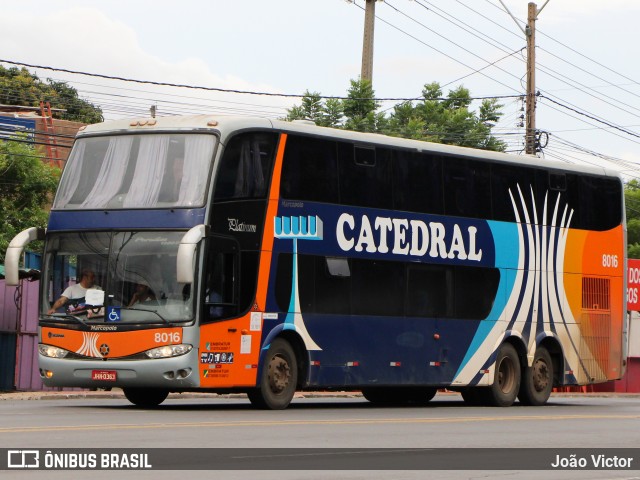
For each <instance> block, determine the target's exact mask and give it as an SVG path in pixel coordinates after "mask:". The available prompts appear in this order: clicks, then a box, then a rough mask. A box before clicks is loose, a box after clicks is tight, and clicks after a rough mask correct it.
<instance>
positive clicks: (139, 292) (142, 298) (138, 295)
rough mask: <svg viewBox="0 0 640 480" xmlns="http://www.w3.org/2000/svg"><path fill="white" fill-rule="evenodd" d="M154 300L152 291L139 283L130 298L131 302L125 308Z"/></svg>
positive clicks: (144, 284) (154, 296)
mask: <svg viewBox="0 0 640 480" xmlns="http://www.w3.org/2000/svg"><path fill="white" fill-rule="evenodd" d="M155 300H156V295H155V293H153V290H151V288H150V287H149V285H147V284H146V282H140V283H138V284H137V285H136V291H135V293H134V294H133V297H131V301H130V302H129V305H127V307H132V306H133V305H135V304H136V303H144V302H153V301H155Z"/></svg>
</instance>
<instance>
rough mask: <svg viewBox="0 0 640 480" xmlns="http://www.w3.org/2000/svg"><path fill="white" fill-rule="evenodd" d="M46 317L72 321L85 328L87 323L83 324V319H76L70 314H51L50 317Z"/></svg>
mask: <svg viewBox="0 0 640 480" xmlns="http://www.w3.org/2000/svg"><path fill="white" fill-rule="evenodd" d="M47 317H49V318H64V319H67V320H68V319H70V318H71V319H73V320H75V321H76V322H78V323H81V324H82V325H84V326H85V327H87V326H88V325H87V322H85V321H84V320H83V319H81V318H80V317H77V316H76V315H71V314H70V313H52V314H51V315H47Z"/></svg>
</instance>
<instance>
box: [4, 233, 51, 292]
mask: <svg viewBox="0 0 640 480" xmlns="http://www.w3.org/2000/svg"><path fill="white" fill-rule="evenodd" d="M45 231H46V230H45V229H44V228H37V227H31V228H27V229H26V230H23V231H22V232H20V233H19V234H17V235H16V236H15V237H13V240H11V243H9V247H8V248H7V253H6V255H5V259H4V267H5V279H6V284H7V285H8V286H10V287H15V286H17V285H18V283H19V280H20V279H19V270H20V257H22V251H23V250H24V247H26V246H27V245H28V244H30V243H31V242H33V241H35V240H44V234H45Z"/></svg>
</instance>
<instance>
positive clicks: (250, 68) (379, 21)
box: [0, 0, 640, 178]
mask: <svg viewBox="0 0 640 480" xmlns="http://www.w3.org/2000/svg"><path fill="white" fill-rule="evenodd" d="M545 1H546V0H539V1H538V2H537V7H538V8H541V7H544V8H542V10H541V11H540V13H539V16H538V20H537V22H536V31H537V35H536V40H537V41H536V44H537V49H536V59H537V69H536V87H537V89H538V90H539V91H540V92H541V94H542V97H541V98H539V99H538V103H537V113H536V124H537V127H538V128H539V129H540V130H542V131H544V132H546V134H547V135H545V136H544V137H543V138H544V140H545V142H546V139H547V137H548V142H546V147H545V148H544V149H543V153H542V156H544V157H545V158H549V159H553V160H560V161H563V162H570V163H588V164H593V165H600V166H603V167H607V168H614V169H617V170H620V171H621V172H622V173H623V174H624V175H625V176H627V177H629V178H636V177H640V59H639V57H638V54H637V53H636V52H635V48H636V44H637V38H636V37H637V35H636V33H635V32H636V30H637V23H638V21H639V20H640V1H638V0H607V1H604V0H549V1H548V2H547V3H546V4H545ZM527 3H528V2H527V1H526V0H502V2H501V1H500V0H387V1H384V2H378V3H377V4H376V16H377V18H376V24H375V46H374V61H373V88H374V90H375V94H376V97H378V98H394V99H408V98H416V97H419V96H420V94H421V91H422V88H423V86H424V85H425V84H428V83H431V82H438V83H440V85H442V86H443V87H444V88H443V90H444V94H445V95H446V94H447V93H448V91H449V89H452V88H456V87H458V86H460V85H463V86H464V87H465V88H468V89H469V90H470V92H471V95H472V97H480V98H482V97H492V96H498V97H503V98H502V99H501V100H500V102H501V103H502V104H503V105H504V107H503V110H502V111H503V114H504V115H503V118H502V119H501V120H500V122H499V123H498V124H497V125H496V127H495V128H494V133H495V134H496V135H498V136H499V137H500V138H501V139H503V140H504V141H506V142H507V144H508V151H509V152H511V153H514V154H519V153H522V150H523V148H524V147H523V135H524V129H523V128H522V127H521V126H519V124H520V122H521V119H520V116H521V115H523V114H524V111H523V108H524V105H523V103H522V101H521V100H520V99H519V98H518V96H519V95H522V94H524V93H525V86H526V77H525V72H526V70H525V61H524V59H525V55H526V52H525V50H523V48H524V47H525V46H526V41H525V36H524V33H523V32H522V31H521V30H520V27H519V26H518V25H517V24H516V21H514V19H513V18H512V17H511V16H510V15H509V14H508V13H507V12H506V11H505V8H504V6H506V8H507V9H508V10H509V11H510V12H511V14H513V16H514V17H516V19H518V20H520V21H524V20H526V16H527ZM503 4H504V5H503ZM0 7H1V8H2V15H0V65H2V66H4V67H11V66H19V65H16V63H17V64H29V65H38V66H42V67H52V68H54V69H57V70H48V69H43V68H29V70H30V71H32V72H34V73H36V74H37V75H38V76H39V77H40V78H42V79H45V78H53V79H56V80H64V81H67V82H68V83H69V84H70V85H71V86H73V87H74V88H76V89H77V90H78V92H79V93H80V96H81V97H82V98H85V99H87V100H89V101H91V102H92V103H94V104H96V105H99V106H101V108H102V109H103V111H104V113H105V117H106V118H107V119H115V118H124V117H134V116H135V117H140V116H143V115H148V112H149V107H150V106H151V105H154V104H155V105H157V112H158V113H157V114H158V115H171V114H191V113H221V114H239V115H257V116H261V117H269V118H281V117H284V116H285V115H286V110H287V108H290V107H291V106H292V105H294V104H296V103H299V102H300V98H299V97H297V98H296V97H280V96H266V95H250V94H245V93H222V92H219V91H211V90H202V89H188V88H175V87H165V86H157V85H151V84H145V83H133V82H123V81H116V80H110V79H107V78H100V77H95V76H88V75H79V74H70V73H65V72H61V71H59V70H71V71H76V72H86V73H91V74H100V75H104V76H106V77H121V78H127V79H135V80H144V81H150V82H159V83H170V84H180V85H190V86H198V87H207V88H210V89H211V88H215V89H222V90H239V91H243V92H247V91H248V92H264V93H272V94H288V95H291V94H293V95H301V94H303V93H304V92H305V91H307V90H308V91H311V92H318V93H320V94H322V95H327V96H344V95H346V93H347V90H348V88H349V85H350V80H351V79H357V78H359V76H360V69H361V60H362V35H363V27H364V0H352V1H345V0H322V1H319V0H315V1H314V0H272V1H270V2H265V1H258V0H234V1H221V0H208V1H205V0H182V1H180V2H175V1H167V0H153V1H152V0H136V1H132V0H109V1H104V0H81V1H75V0H58V1H46V2H45V1H40V0H20V1H7V0H0ZM11 62H15V63H11ZM396 103H397V101H384V102H381V104H382V107H381V109H382V110H385V111H387V112H390V111H391V110H392V108H393V105H394V104H396ZM478 105H479V101H476V102H474V103H473V105H472V106H473V107H474V108H477V107H478Z"/></svg>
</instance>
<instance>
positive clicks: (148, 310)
mask: <svg viewBox="0 0 640 480" xmlns="http://www.w3.org/2000/svg"><path fill="white" fill-rule="evenodd" d="M120 310H133V311H134V312H149V313H155V314H156V315H157V316H158V317H159V318H160V320H162V321H163V322H164V323H166V324H167V325H173V324H172V323H171V322H170V321H169V320H167V319H166V318H164V317H163V316H162V315H160V314H159V313H158V311H157V310H151V309H150V308H134V307H120Z"/></svg>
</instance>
